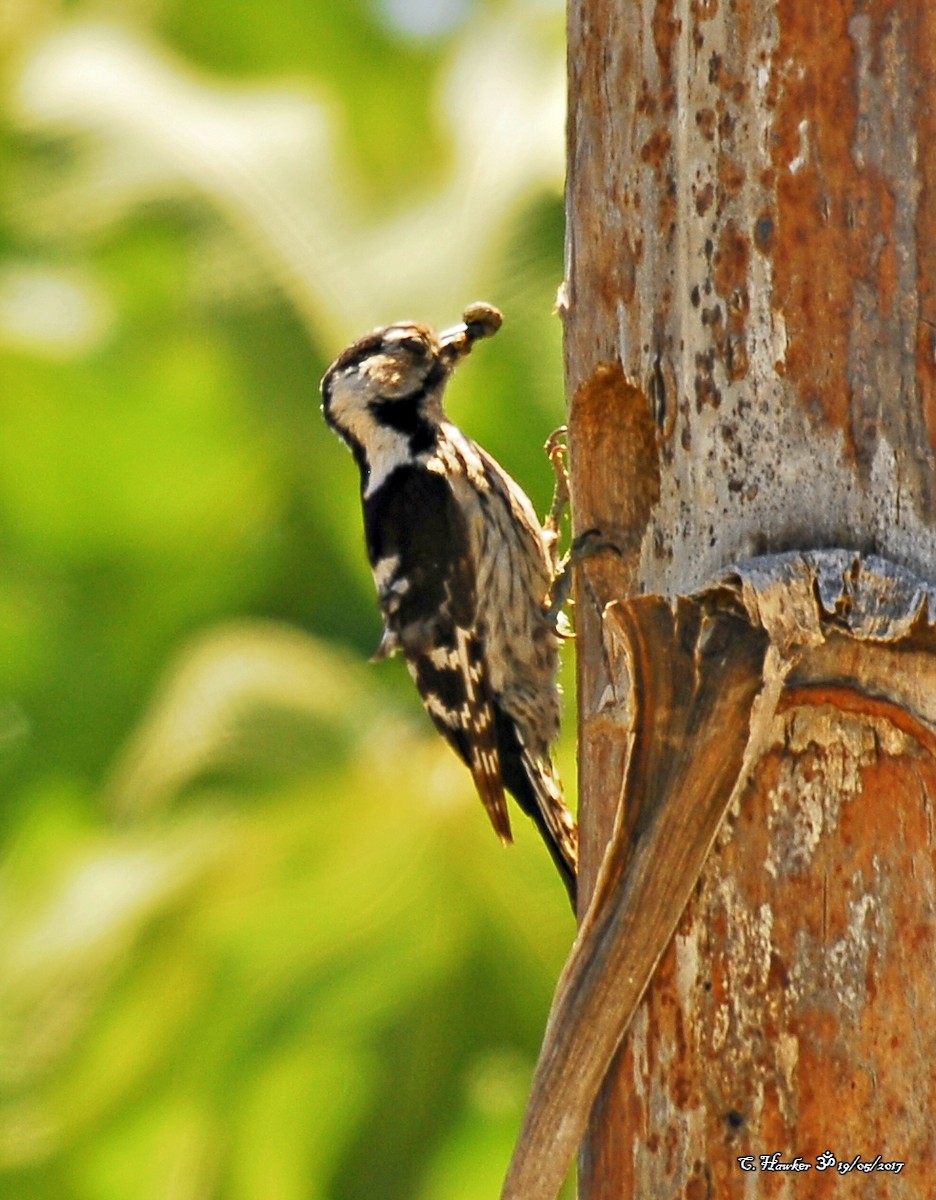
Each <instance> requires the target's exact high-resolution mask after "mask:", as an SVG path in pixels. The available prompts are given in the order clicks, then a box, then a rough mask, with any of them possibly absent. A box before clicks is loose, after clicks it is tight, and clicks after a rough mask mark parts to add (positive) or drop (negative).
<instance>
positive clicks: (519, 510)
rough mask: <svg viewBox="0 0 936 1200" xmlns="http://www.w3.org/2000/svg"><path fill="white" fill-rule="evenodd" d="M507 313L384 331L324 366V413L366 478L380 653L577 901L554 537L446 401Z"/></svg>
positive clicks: (498, 827) (482, 791) (482, 790)
mask: <svg viewBox="0 0 936 1200" xmlns="http://www.w3.org/2000/svg"><path fill="white" fill-rule="evenodd" d="M500 323H501V316H500V313H499V312H498V311H497V310H496V309H494V308H492V307H491V306H489V305H485V304H476V305H472V306H471V307H469V308H468V309H466V311H465V313H464V321H463V323H462V324H460V325H457V326H455V327H454V328H452V329H450V330H446V331H444V332H443V333H441V334H439V335H437V334H435V333H434V332H433V331H432V330H431V329H428V328H427V327H426V326H424V325H417V324H410V323H402V324H398V325H388V326H387V327H386V328H383V329H376V330H374V331H373V333H369V334H367V335H366V336H365V337H362V338H361V339H360V340H359V341H357V342H355V343H354V344H353V345H352V346H349V347H348V349H347V350H345V351H344V352H343V353H342V354H340V355H339V356H338V358H337V359H336V360H335V362H334V363H332V365H331V366H330V367H329V369H328V371H327V372H326V374H325V377H324V379H323V380H322V398H323V404H322V410H323V412H324V414H325V419H326V421H327V422H328V423H329V424H330V425H331V426H332V427H333V428H334V429H335V430H336V431H337V432H338V433H339V434H340V436H341V437H342V438H343V440H344V441H345V442H346V443H347V445H348V446H349V447H350V449H351V452H352V454H353V455H354V458H355V461H356V462H357V465H358V468H359V469H360V472H361V495H362V501H363V507H364V529H365V536H366V541H367V551H368V556H369V558H370V564H371V568H372V570H373V574H374V582H375V584H376V586H377V594H378V599H379V603H380V608H381V612H382V614H383V619H384V632H383V636H382V638H381V641H380V645H379V647H378V650H377V654H376V656H375V657H378V658H383V657H385V656H387V655H389V654H394V653H396V652H397V651H401V652H402V653H403V656H404V658H405V659H406V663H407V666H408V668H409V671H410V674H411V675H412V677H413V679H414V681H415V683H416V686H417V688H418V689H419V693H420V695H421V696H422V700H423V703H424V705H425V707H426V709H427V711H428V713H429V715H430V717H431V718H432V720H433V721H434V723H435V725H436V727H437V728H438V729H439V730H440V731H441V732H442V734H444V736H445V737H446V739H447V740H448V742H449V743H450V744H451V745H452V746H453V747H454V749H455V750H456V752H457V753H458V754H459V756H460V757H461V758H462V759H463V760H464V762H465V763H467V765H468V767H469V768H470V770H471V774H472V776H473V779H474V783H475V787H476V788H477V790H478V794H479V795H480V797H481V800H482V801H483V803H484V806H485V808H486V809H487V812H488V815H489V817H490V819H491V823H492V825H493V826H494V829H495V831H496V832H497V833H498V835H499V836H500V838H501V840H502V841H504V842H509V841H510V840H511V830H510V817H509V815H508V812H507V803H506V800H505V796H504V790H505V788H506V790H507V791H509V792H511V793H512V794H513V796H514V797H515V798H516V800H517V802H518V803H519V805H520V807H521V808H522V809H523V810H524V811H525V812H526V813H528V814H529V815H530V816H531V817H532V818H533V820H534V821H535V822H536V824H537V826H538V827H539V830H540V833H541V834H542V836H543V838H544V840H545V842H546V844H547V846H548V847H549V850H550V853H551V854H552V857H553V859H554V861H555V863H556V866H557V867H558V868H559V871H560V874H561V875H562V878H563V880H564V882H565V884H566V887H567V888H568V890H569V894H570V896H571V898H572V901H573V904H574V903H575V879H576V868H577V830H576V827H575V822H574V820H573V818H572V815H571V813H570V812H569V810H568V809H567V808H566V805H565V802H564V801H563V798H562V791H561V788H560V785H559V781H558V778H557V776H556V773H555V770H554V768H553V765H552V761H551V759H550V747H551V745H552V743H553V742H554V741H555V739H556V736H557V734H558V732H559V689H558V685H557V683H556V674H557V671H558V644H559V638H558V637H557V634H556V629H555V617H554V616H553V614H552V613H551V611H550V609H549V606H548V602H549V592H550V587H551V584H552V578H553V572H554V562H553V554H552V538H551V535H549V534H547V533H546V532H545V531H544V529H543V527H542V526H541V525H540V523H539V521H538V519H537V517H536V513H535V512H534V510H533V506H532V504H531V503H530V501H529V499H528V498H527V496H526V495H525V494H524V492H523V491H522V490H521V489H520V487H519V486H518V485H517V484H516V483H515V482H514V481H513V480H512V479H511V478H510V476H509V475H508V474H507V473H506V471H504V470H503V468H502V467H500V466H499V465H498V464H497V463H496V462H495V461H494V459H493V458H492V457H491V456H490V455H489V454H487V453H486V452H485V451H484V450H482V449H481V447H480V446H478V445H476V443H474V442H473V441H471V439H470V438H468V437H466V436H465V435H464V434H463V433H462V432H461V431H460V430H459V429H457V428H456V426H454V425H453V424H451V422H450V421H448V420H447V418H446V416H445V413H444V412H443V409H442V395H443V392H444V390H445V385H446V383H447V382H448V379H449V376H450V375H451V373H452V370H453V368H454V366H455V364H456V363H457V362H458V361H459V359H461V358H462V357H464V355H466V354H467V353H468V352H469V351H470V350H471V347H472V345H473V343H474V342H475V341H476V340H477V339H478V338H481V337H488V336H490V335H491V334H493V333H495V332H496V331H497V329H498V328H499V327H500Z"/></svg>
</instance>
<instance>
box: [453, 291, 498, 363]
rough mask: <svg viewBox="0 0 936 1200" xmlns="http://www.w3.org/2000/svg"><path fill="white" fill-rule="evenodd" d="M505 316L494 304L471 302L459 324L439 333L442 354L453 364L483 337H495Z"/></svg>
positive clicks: (480, 301)
mask: <svg viewBox="0 0 936 1200" xmlns="http://www.w3.org/2000/svg"><path fill="white" fill-rule="evenodd" d="M502 321H503V317H502V316H501V314H500V312H499V311H498V310H497V309H496V308H495V307H494V305H493V304H485V303H484V301H482V300H479V301H478V302H477V303H475V304H469V305H468V307H467V308H466V309H465V311H464V312H463V313H462V319H461V321H460V322H459V324H458V325H452V326H451V327H450V328H449V329H443V330H442V332H441V333H440V334H439V344H440V345H441V347H442V354H443V356H444V357H445V358H446V359H447V360H448V362H449V363H451V365H452V366H454V365H455V363H456V362H458V360H459V359H460V358H464V357H465V355H466V354H469V353H470V352H471V347H472V346H473V345H474V344H475V342H477V341H478V340H479V339H481V338H486V337H493V336H494V334H495V333H497V331H498V329H500V327H501V322H502Z"/></svg>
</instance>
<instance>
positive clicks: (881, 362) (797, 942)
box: [504, 0, 936, 1200]
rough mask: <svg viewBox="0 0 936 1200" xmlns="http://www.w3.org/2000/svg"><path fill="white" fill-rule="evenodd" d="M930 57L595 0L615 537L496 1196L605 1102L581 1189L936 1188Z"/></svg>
mask: <svg viewBox="0 0 936 1200" xmlns="http://www.w3.org/2000/svg"><path fill="white" fill-rule="evenodd" d="M934 45H936V9H934V8H933V6H932V5H930V4H927V3H926V0H897V2H896V3H890V4H885V3H883V2H882V0H842V2H841V3H832V4H829V5H816V4H814V3H809V4H807V3H806V2H805V0H777V2H776V3H768V0H733V2H732V3H731V4H728V3H727V2H726V0H691V2H689V0H670V2H669V3H663V2H660V3H654V0H642V2H640V3H635V4H627V5H625V4H623V3H621V0H572V4H571V7H570V18H569V68H570V111H569V179H568V200H567V207H568V219H569V227H568V277H567V283H566V294H565V302H564V317H565V326H566V355H567V358H566V362H567V381H568V386H569V394H570V396H571V397H572V400H571V412H570V447H571V455H572V482H573V491H572V499H573V511H574V517H575V521H576V525H577V528H578V530H580V531H581V530H584V529H590V528H597V529H599V530H601V533H602V535H603V537H604V538H605V539H606V540H608V541H610V542H613V543H614V545H615V546H616V547H617V550H618V553H608V552H606V553H604V554H600V555H598V556H596V557H595V558H594V559H591V560H589V561H587V562H586V563H585V564H584V565H583V567H582V569H581V570H580V572H579V577H578V590H577V609H576V621H577V631H578V649H579V691H580V720H581V729H580V747H581V753H580V764H581V765H580V815H581V823H582V856H583V862H582V879H583V892H584V895H585V896H586V897H587V896H589V895H593V902H592V905H591V907H590V909H589V911H588V912H587V914H585V915H584V919H583V927H582V931H581V934H580V938H579V940H578V942H577V944H576V947H575V949H574V951H573V956H572V958H571V960H570V963H569V965H568V966H567V969H566V973H565V975H564V977H563V980H562V981H561V983H560V988H559V992H558V994H557V999H556V1002H555V1004H554V1009H553V1014H552V1017H551V1020H550V1027H549V1029H548V1031H547V1037H546V1043H545V1046H544V1053H543V1058H542V1060H541V1063H540V1066H539V1068H538V1072H537V1079H536V1081H535V1084H534V1092H533V1095H532V1097H531V1102H530V1107H529V1109H528V1114H527V1119H526V1123H525V1127H524V1131H523V1134H522V1136H521V1140H520V1143H519V1145H518V1149H517V1154H516V1156H515V1159H514V1162H513V1164H512V1166H511V1172H510V1174H509V1176H508V1180H507V1183H506V1185H505V1191H504V1195H505V1197H517V1198H519V1197H521V1196H522V1197H523V1198H524V1200H536V1197H543V1198H544V1200H545V1198H547V1197H549V1196H552V1195H555V1191H556V1187H557V1186H558V1181H559V1180H561V1177H562V1170H563V1156H565V1161H568V1157H569V1155H571V1154H572V1153H574V1149H575V1146H576V1145H577V1144H578V1140H579V1138H580V1136H581V1134H582V1132H583V1131H584V1129H585V1126H586V1123H587V1122H588V1118H589V1111H591V1120H590V1124H589V1126H588V1131H587V1136H586V1139H585V1144H584V1149H583V1152H582V1155H581V1159H580V1196H581V1197H582V1200H597V1198H599V1197H601V1198H602V1200H604V1198H608V1200H611V1198H612V1197H613V1198H614V1200H625V1198H628V1197H650V1196H652V1197H654V1200H667V1198H669V1197H672V1198H673V1200H676V1198H677V1197H679V1198H680V1200H682V1198H686V1200H697V1198H698V1200H701V1198H702V1197H706V1196H717V1197H719V1198H722V1197H728V1198H731V1197H734V1196H738V1197H741V1196H744V1197H745V1200H752V1198H753V1200H756V1198H758V1197H768V1196H788V1195H790V1196H791V1195H793V1194H794V1192H795V1193H796V1194H803V1195H810V1196H823V1195H827V1194H828V1195H845V1194H848V1195H853V1194H859V1193H860V1194H861V1195H866V1196H878V1197H885V1196H891V1195H893V1196H898V1195H901V1196H907V1195H914V1196H924V1195H936V1151H934V1147H936V1118H934V1115H933V1114H934V1113H936V1083H934V1072H933V1068H932V1063H933V1062H934V1061H936V987H934V985H933V968H934V965H936V835H934V829H933V798H934V796H936V702H934V701H933V700H932V699H931V697H933V696H936V653H934V652H936V632H934V628H933V625H932V621H931V613H932V616H933V617H934V618H936V603H934V599H933V593H931V592H930V590H929V589H928V588H927V586H926V585H925V584H922V583H920V582H919V581H920V580H932V579H936V489H934V486H933V480H934V466H936V463H934V442H936V292H934V280H936V116H934V114H936V67H934V58H933V49H932V48H933V46H934ZM814 551H817V552H818V553H813V552H814ZM735 563H749V565H746V566H742V567H740V568H737V569H736V568H734V567H733V566H732V564H735ZM726 814H727V819H725V818H726ZM719 827H720V830H721V831H720V832H719ZM716 835H717V837H716ZM713 842H714V850H713V851H712V852H711V853H709V851H710V849H711V847H712V845H713ZM707 855H708V858H707V861H706V856H707ZM703 863H704V864H705V865H704V867H703V865H702V864H703ZM700 871H701V875H700ZM687 902H688V903H687ZM674 930H675V936H673V934H674ZM645 989H646V995H645V996H644V998H643V1000H642V1001H641V1000H640V997H641V995H642V994H643V993H644V990H645ZM622 1039H623V1040H622ZM615 1050H617V1054H616V1056H615ZM602 1081H603V1083H602ZM599 1086H600V1093H599V1095H598V1098H597V1103H596V1104H595V1105H594V1108H593V1109H592V1101H593V1099H594V1098H595V1094H596V1091H597V1090H598V1088H599ZM825 1150H831V1151H832V1153H833V1154H834V1155H835V1156H836V1158H837V1159H839V1160H846V1161H849V1162H850V1161H852V1160H853V1159H854V1158H855V1156H856V1155H860V1156H862V1158H864V1159H866V1160H874V1158H875V1156H876V1155H877V1154H880V1155H882V1157H883V1160H884V1161H893V1160H900V1161H904V1162H905V1163H906V1166H905V1167H904V1169H903V1172H902V1173H901V1174H900V1175H897V1176H894V1175H892V1174H888V1173H885V1172H883V1171H875V1172H873V1173H868V1174H864V1173H862V1174H860V1175H859V1173H858V1172H857V1169H856V1170H854V1171H853V1172H852V1174H851V1178H850V1180H844V1179H843V1177H842V1176H840V1175H839V1174H838V1173H837V1171H836V1170H834V1169H830V1170H826V1171H824V1172H822V1171H819V1170H818V1167H817V1163H816V1156H817V1155H820V1154H821V1153H822V1152H823V1151H825ZM774 1151H780V1153H781V1155H782V1157H783V1158H784V1159H788V1158H794V1157H795V1156H796V1155H800V1156H802V1158H803V1160H804V1161H805V1162H806V1163H808V1164H810V1167H811V1169H810V1170H809V1172H808V1173H800V1174H799V1175H798V1176H797V1177H796V1178H795V1179H793V1178H791V1176H790V1175H789V1174H786V1173H779V1172H773V1171H765V1170H756V1171H754V1172H745V1171H743V1170H742V1169H741V1167H740V1166H739V1162H738V1160H739V1158H741V1157H743V1156H746V1155H753V1156H757V1155H759V1154H770V1153H772V1152H774ZM755 1165H758V1166H759V1163H757V1161H756V1157H755ZM858 1180H860V1183H859V1182H856V1181H858Z"/></svg>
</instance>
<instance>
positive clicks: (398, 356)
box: [322, 303, 501, 460]
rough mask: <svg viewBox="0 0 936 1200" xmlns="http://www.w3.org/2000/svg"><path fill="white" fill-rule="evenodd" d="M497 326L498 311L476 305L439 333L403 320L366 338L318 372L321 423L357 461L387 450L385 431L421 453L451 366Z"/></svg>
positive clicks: (438, 410) (437, 414) (435, 422)
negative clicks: (383, 447) (321, 373)
mask: <svg viewBox="0 0 936 1200" xmlns="http://www.w3.org/2000/svg"><path fill="white" fill-rule="evenodd" d="M500 324H501V315H500V313H499V312H498V311H497V309H496V308H493V307H492V306H491V305H490V304H481V303H479V304H472V305H470V306H469V307H468V308H467V309H465V312H464V314H463V320H462V322H461V323H460V324H458V325H455V326H453V327H452V328H451V329H446V330H443V331H442V333H439V334H436V333H435V332H434V331H433V330H431V329H429V328H428V326H426V325H418V324H415V323H413V322H409V321H405V322H400V323H399V324H396V325H387V326H385V327H384V328H382V329H375V330H374V331H373V332H372V333H368V334H365V336H364V337H362V338H359V339H358V341H356V342H354V343H353V344H352V345H350V346H349V347H348V348H347V350H344V351H342V353H341V354H339V355H338V357H337V358H336V359H335V361H334V362H333V363H332V365H331V366H330V367H329V368H328V370H327V371H326V372H325V376H324V378H323V379H322V412H323V413H324V415H325V420H326V421H327V422H328V423H329V425H331V426H332V427H333V428H334V429H335V430H336V431H337V432H338V433H339V434H340V435H341V437H342V438H344V440H345V441H346V442H347V443H348V444H349V445H350V446H351V448H352V450H354V452H355V456H356V457H358V459H359V460H360V459H361V458H362V457H363V458H365V459H366V458H368V456H369V454H370V453H371V452H372V451H373V450H374V449H375V448H376V447H377V446H378V445H382V444H384V443H386V441H387V437H388V436H389V434H390V432H391V431H392V432H393V433H396V434H397V435H400V436H401V437H406V438H408V439H410V442H411V448H412V449H413V450H414V451H417V452H418V450H419V449H420V448H422V449H426V448H428V444H424V443H426V439H427V438H429V437H430V436H431V433H432V431H433V430H434V428H435V427H437V425H438V422H439V421H440V420H441V419H442V416H443V413H442V393H443V392H444V390H445V384H446V381H447V380H448V377H449V375H450V374H451V372H452V369H453V367H454V366H455V364H456V363H457V362H458V361H459V359H461V358H463V357H464V356H465V355H466V354H468V353H469V352H470V350H471V347H472V346H473V344H474V343H475V342H476V341H477V340H478V339H479V338H482V337H490V336H492V335H493V334H494V333H496V332H497V330H498V329H499V328H500ZM414 439H415V440H414Z"/></svg>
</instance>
